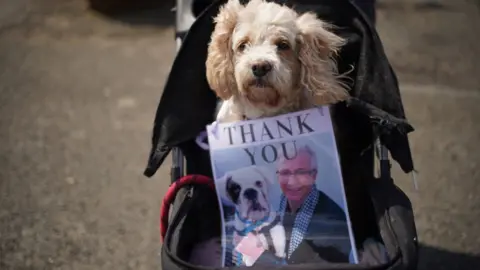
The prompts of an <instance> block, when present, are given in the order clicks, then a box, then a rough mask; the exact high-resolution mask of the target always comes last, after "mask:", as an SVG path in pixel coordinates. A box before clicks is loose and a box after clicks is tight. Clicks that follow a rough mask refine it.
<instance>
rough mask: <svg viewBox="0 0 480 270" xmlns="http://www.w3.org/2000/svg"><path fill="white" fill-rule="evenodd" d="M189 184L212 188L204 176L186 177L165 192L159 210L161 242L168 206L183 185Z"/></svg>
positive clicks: (208, 179)
mask: <svg viewBox="0 0 480 270" xmlns="http://www.w3.org/2000/svg"><path fill="white" fill-rule="evenodd" d="M191 184H200V185H209V186H210V187H212V188H214V185H213V181H212V179H211V178H209V177H207V176H204V175H197V174H193V175H186V176H184V177H182V178H180V179H178V180H177V181H175V182H174V183H172V184H171V185H170V187H169V188H168V190H167V193H166V194H165V196H164V197H163V200H162V206H161V208H160V236H161V240H162V242H163V239H164V238H165V234H166V232H167V228H168V212H169V211H170V204H172V203H173V201H174V200H175V196H176V195H177V192H178V191H179V190H180V188H182V187H183V186H185V185H191Z"/></svg>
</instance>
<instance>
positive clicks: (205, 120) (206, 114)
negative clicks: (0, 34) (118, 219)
mask: <svg viewBox="0 0 480 270" xmlns="http://www.w3.org/2000/svg"><path fill="white" fill-rule="evenodd" d="M226 2H227V1H226V0H219V1H215V2H214V3H213V4H212V5H211V6H209V7H208V8H207V9H206V10H205V11H204V12H203V13H202V14H201V15H200V16H199V17H198V18H197V20H196V21H195V23H194V24H193V25H192V26H191V28H190V31H189V32H188V34H187V35H186V37H185V39H184V41H183V44H182V47H181V48H180V50H179V52H178V54H177V56H176V58H175V61H174V63H173V66H172V69H171V72H170V75H169V77H168V79H167V82H166V85H165V88H164V91H163V95H162V97H161V100H160V102H159V105H158V109H157V112H156V116H155V121H154V127H153V136H152V148H151V151H150V155H149V158H148V164H147V167H146V169H145V171H144V175H145V176H147V177H151V176H153V175H154V174H155V172H156V171H157V169H158V168H159V167H160V165H161V164H162V162H163V161H164V159H165V157H166V156H167V155H168V153H169V151H170V150H171V148H172V147H175V146H178V145H179V144H182V143H184V142H187V141H190V140H192V139H194V138H195V137H196V136H197V135H198V134H199V133H200V132H201V131H202V130H204V129H205V126H206V125H207V124H209V123H211V122H212V121H214V110H215V107H216V103H217V98H216V96H215V94H214V93H213V91H211V90H210V89H209V86H208V83H207V80H206V76H205V62H206V58H207V47H208V43H209V41H210V35H211V33H212V32H213V28H214V22H213V17H214V16H215V15H216V14H217V12H218V9H219V6H221V5H222V4H224V3H226ZM275 2H279V3H285V4H287V5H289V6H291V7H293V8H294V9H295V10H297V11H298V12H305V11H315V12H316V13H317V14H318V16H319V18H321V19H323V20H326V21H328V22H330V23H332V24H334V25H336V26H337V29H336V31H337V34H339V35H341V36H342V37H344V38H346V39H347V40H348V42H347V44H346V45H345V46H344V47H343V49H342V51H341V52H340V55H339V57H338V59H337V63H338V65H339V71H340V72H341V73H344V72H348V71H351V72H350V73H348V77H349V80H346V81H345V82H346V83H348V84H349V85H350V86H351V91H350V94H351V96H352V97H353V99H352V100H351V101H348V102H342V103H339V104H337V105H335V106H334V110H335V113H334V115H335V119H334V121H335V122H336V123H337V124H338V125H339V127H340V128H339V130H340V133H341V136H340V137H342V138H340V139H338V140H340V141H342V142H343V143H342V144H341V145H340V147H339V151H340V156H341V158H342V159H343V160H346V161H345V162H347V163H345V162H342V163H344V164H342V165H345V164H347V165H348V166H350V165H351V164H353V163H348V162H349V161H348V160H354V159H356V158H358V157H359V156H361V155H363V154H362V153H363V152H364V150H365V149H367V148H368V147H369V146H371V144H372V141H373V138H372V136H373V135H374V134H373V133H372V123H377V124H379V123H380V124H381V125H382V126H383V127H386V128H385V129H383V133H382V134H381V138H382V142H383V143H384V144H385V145H386V146H387V148H388V150H389V151H390V153H391V156H392V157H393V159H394V160H396V161H397V162H398V163H399V164H400V166H401V168H402V169H403V171H404V172H406V173H408V172H411V171H412V170H413V169H414V167H413V162H412V157H411V152H410V146H409V142H408V137H407V133H408V132H410V131H413V128H412V127H411V126H410V125H408V124H407V123H406V121H405V113H404V109H403V104H402V100H401V96H400V91H399V87H398V82H397V78H396V76H395V73H394V72H393V70H392V68H391V66H390V64H389V62H388V59H387V58H386V56H385V53H384V50H383V46H382V43H381V41H380V39H379V37H378V35H377V32H376V30H375V28H374V26H373V25H372V24H371V23H370V22H369V21H368V19H367V18H366V16H365V15H364V14H363V13H362V12H361V11H360V10H359V9H358V8H357V7H355V6H354V5H353V4H351V3H350V1H349V0H320V1H319V0H297V1H275ZM352 68H353V71H352ZM352 162H353V161H352Z"/></svg>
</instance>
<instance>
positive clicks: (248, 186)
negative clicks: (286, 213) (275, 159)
mask: <svg viewBox="0 0 480 270" xmlns="http://www.w3.org/2000/svg"><path fill="white" fill-rule="evenodd" d="M268 175H269V173H268V171H267V170H266V169H264V168H262V167H259V166H250V167H246V168H241V169H237V170H235V171H230V172H228V173H226V175H225V176H224V177H223V181H222V182H224V183H225V191H226V194H227V197H228V199H229V200H230V201H231V202H232V203H233V204H234V205H235V207H236V209H237V211H238V213H239V215H240V217H239V216H238V215H235V219H234V221H233V222H231V223H228V224H226V225H227V226H233V227H234V228H235V233H234V235H233V239H234V243H235V242H236V241H235V239H236V238H238V236H239V235H240V234H239V233H238V232H242V231H243V230H245V228H246V224H245V223H244V222H243V221H242V220H248V221H261V220H262V219H264V218H266V217H267V219H266V221H265V222H263V223H262V224H260V225H259V226H258V227H256V229H255V231H253V232H252V233H253V234H255V235H256V236H257V238H258V240H259V241H260V243H259V244H261V245H262V246H263V248H264V249H265V250H271V246H270V245H269V244H268V243H269V242H270V243H272V245H273V248H274V254H275V256H277V257H278V258H280V259H285V258H286V250H285V245H286V235H285V229H284V227H283V225H282V224H280V218H279V216H278V214H277V213H276V211H274V210H272V209H271V207H272V206H271V205H270V203H269V201H268V189H269V186H270V185H272V184H273V183H274V180H273V179H271V177H269V176H268ZM268 240H270V241H268ZM235 244H238V243H235ZM243 261H244V262H245V264H246V265H247V266H251V265H253V263H254V260H253V259H252V258H249V257H248V256H243Z"/></svg>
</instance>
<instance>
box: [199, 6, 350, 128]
mask: <svg viewBox="0 0 480 270" xmlns="http://www.w3.org/2000/svg"><path fill="white" fill-rule="evenodd" d="M215 23H216V25H215V29H214V31H213V33H212V37H211V42H210V44H209V47H208V56H207V61H206V75H207V81H208V83H209V85H210V88H211V89H212V90H213V91H215V93H216V94H217V96H219V97H220V98H221V99H222V100H223V104H222V105H221V108H220V110H219V111H218V114H217V121H219V122H231V121H238V120H244V119H245V118H246V119H258V118H262V117H269V116H275V115H279V114H282V113H288V112H293V111H297V110H301V109H307V108H310V107H313V106H317V105H328V104H333V103H336V102H339V101H343V100H345V99H347V98H348V96H349V94H348V91H347V90H346V88H345V86H344V85H343V84H342V83H340V81H339V80H338V74H337V69H336V63H335V62H334V60H333V57H332V56H333V55H334V54H336V53H337V52H338V50H339V49H340V47H341V46H342V45H343V44H344V40H343V39H342V38H341V37H339V36H337V35H336V34H334V33H333V32H331V31H329V30H328V25H327V24H326V23H325V22H323V21H322V20H320V19H318V18H317V17H316V15H315V14H313V13H305V14H302V15H300V14H298V13H296V12H295V11H294V10H293V9H290V8H288V7H287V6H282V5H279V4H276V3H272V2H266V1H264V0H251V1H250V2H249V3H248V4H246V5H245V6H244V5H242V4H240V2H239V1H238V0H229V1H228V2H227V3H226V4H225V5H224V6H222V7H221V8H220V11H219V13H218V15H217V17H216V18H215ZM254 66H256V67H268V69H269V71H267V73H266V74H264V75H263V76H262V75H260V76H258V74H257V76H256V75H254V72H253V69H254Z"/></svg>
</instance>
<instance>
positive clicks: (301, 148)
mask: <svg viewBox="0 0 480 270" xmlns="http://www.w3.org/2000/svg"><path fill="white" fill-rule="evenodd" d="M285 151H286V153H287V155H288V156H289V157H290V155H291V154H292V153H295V157H294V158H293V159H295V158H296V157H297V156H298V155H299V154H300V153H307V154H308V155H309V156H310V168H312V169H316V168H317V167H318V164H317V155H316V153H315V151H313V150H312V147H311V146H310V145H309V144H308V143H301V144H300V145H299V144H298V142H295V144H293V143H286V144H285ZM279 153H282V155H280V157H279V158H278V161H277V166H280V164H282V163H283V162H284V161H285V160H287V159H286V158H285V156H284V155H283V150H282V151H279Z"/></svg>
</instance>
